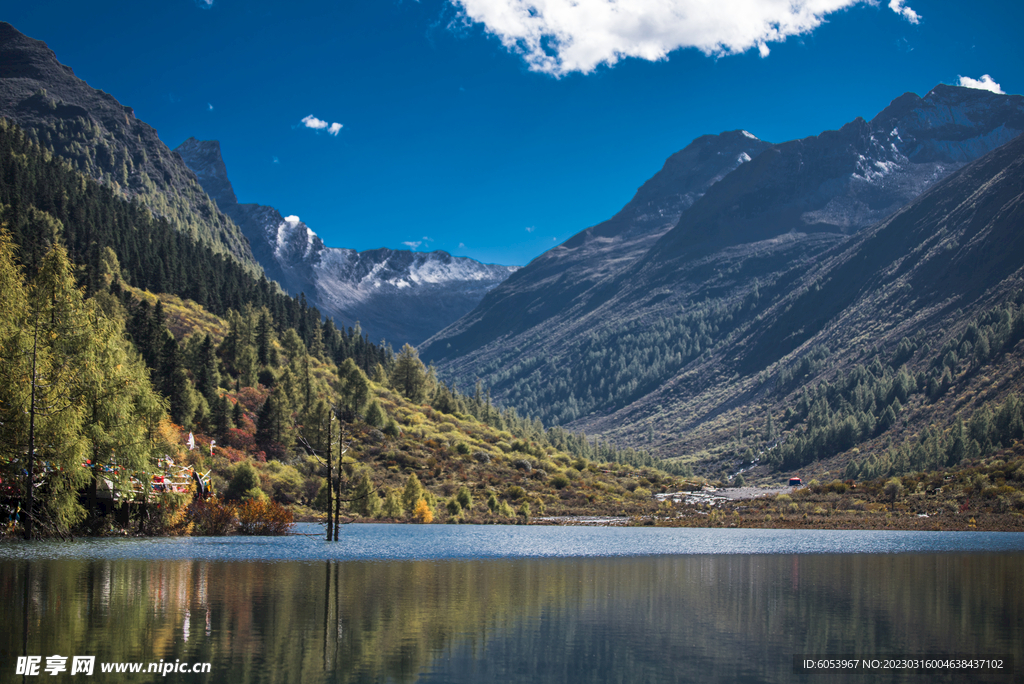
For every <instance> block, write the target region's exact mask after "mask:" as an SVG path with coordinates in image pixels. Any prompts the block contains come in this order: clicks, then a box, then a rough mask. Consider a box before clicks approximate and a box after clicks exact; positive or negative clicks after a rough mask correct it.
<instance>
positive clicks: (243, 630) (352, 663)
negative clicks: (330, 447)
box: [0, 525, 1024, 683]
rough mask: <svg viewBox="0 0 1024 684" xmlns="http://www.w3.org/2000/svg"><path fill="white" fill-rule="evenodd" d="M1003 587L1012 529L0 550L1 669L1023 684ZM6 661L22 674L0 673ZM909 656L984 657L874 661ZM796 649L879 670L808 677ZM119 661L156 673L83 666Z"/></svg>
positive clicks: (1018, 596)
mask: <svg viewBox="0 0 1024 684" xmlns="http://www.w3.org/2000/svg"><path fill="white" fill-rule="evenodd" d="M297 530H298V531H300V532H304V533H308V534H313V533H318V532H319V531H320V530H322V527H320V526H316V525H300V526H297ZM1022 588H1024V535H1021V534H1015V533H985V532H936V533H928V532H878V531H868V532H860V531H790V530H722V529H715V530H708V529H703V530H692V529H656V528H655V529H652V528H588V527H517V526H480V527H477V526H465V525H461V526H453V525H428V526H417V525H350V526H346V527H344V528H342V540H341V541H340V542H338V543H337V544H334V543H330V544H329V543H326V542H324V541H323V540H322V539H320V538H315V537H312V536H290V537H284V538H245V537H221V538H171V539H97V540H82V541H77V542H74V543H64V542H49V541H46V542H33V543H27V544H26V543H10V544H4V545H0V592H2V596H0V605H2V606H3V619H4V623H5V629H4V630H3V633H2V634H0V681H5V682H6V681H39V680H41V681H62V680H65V679H75V680H76V681H79V680H81V675H76V676H75V677H72V676H71V674H70V672H71V669H72V666H73V661H72V659H73V657H75V656H93V657H95V661H94V668H95V672H94V680H95V681H98V682H102V681H126V682H145V681H181V682H206V681H209V682H304V683H305V682H413V681H422V682H480V681H488V680H490V681H494V682H718V681H721V682H786V681H807V682H830V681H850V682H865V681H885V682H889V681H908V682H931V681H950V682H952V681H978V682H981V681H993V682H1009V681H1022V680H1024V678H1022V676H1021V674H1019V673H1017V670H1018V669H1020V667H1021V666H1022V665H1024V591H1022ZM55 655H56V656H61V657H63V658H65V659H66V663H65V667H66V670H65V671H58V674H57V675H56V676H50V675H49V674H48V673H47V672H46V671H45V668H46V666H47V664H48V661H47V658H48V657H50V656H55ZM19 656H21V657H24V656H37V657H39V658H40V661H37V662H38V664H37V667H38V673H39V674H37V675H24V676H17V667H18V664H19V660H18V658H19ZM925 656H927V657H929V659H931V660H934V658H935V657H941V658H942V659H945V660H948V659H951V658H974V659H976V658H982V657H989V656H993V657H997V658H998V659H1000V660H1002V661H1004V662H1003V669H1002V670H1001V671H980V670H978V669H977V668H972V669H970V670H966V671H965V670H963V669H949V668H948V667H945V666H950V665H957V663H950V662H940V663H938V664H939V665H942V666H943V667H942V668H940V669H935V670H932V671H929V672H926V673H923V672H919V671H913V670H909V669H886V668H885V666H886V664H887V663H885V662H884V661H885V660H891V659H915V658H916V659H918V660H923V659H924V657H925ZM794 657H797V660H798V662H801V663H802V662H804V661H805V660H811V661H812V664H813V663H818V664H820V665H822V666H824V665H828V664H829V663H826V662H824V660H823V659H824V658H825V657H828V658H829V659H837V658H846V659H850V658H857V659H866V658H877V659H879V662H878V663H873V664H872V665H871V666H870V667H875V668H876V669H874V670H872V672H874V674H865V673H864V672H835V671H830V672H821V671H816V672H813V673H810V674H806V673H797V672H795V669H794V668H795V665H794ZM132 663H139V664H140V665H141V667H142V668H143V670H145V669H146V668H148V667H149V664H150V663H154V664H156V665H157V666H158V667H159V668H164V669H167V668H171V669H172V671H170V672H169V673H168V674H166V675H163V674H162V673H161V674H156V673H146V672H145V671H143V672H140V673H128V672H126V673H122V674H116V673H105V672H101V671H100V669H101V666H103V665H104V664H108V665H109V664H121V666H122V667H130V666H131V664H132ZM205 663H209V670H210V671H209V673H206V674H194V673H191V672H181V671H175V670H181V669H183V668H185V667H192V666H193V665H195V664H199V665H200V667H201V668H202V666H203V664H205ZM28 664H29V663H28V662H27V661H25V660H22V661H21V665H22V666H23V668H24V667H25V666H26V665H28ZM52 664H53V665H54V666H56V667H57V668H58V669H59V667H60V666H61V661H60V660H59V659H58V660H56V661H53V663H52ZM849 664H850V663H846V665H849ZM888 664H889V665H892V664H893V663H891V662H890V663H888ZM903 664H906V663H903ZM918 664H921V663H918ZM929 664H931V665H935V664H936V663H934V662H930V663H929ZM961 664H962V663H961ZM1011 668H1013V674H1011V673H1010V672H1009V670H1010V669H1011ZM91 680H92V679H90V680H83V681H91Z"/></svg>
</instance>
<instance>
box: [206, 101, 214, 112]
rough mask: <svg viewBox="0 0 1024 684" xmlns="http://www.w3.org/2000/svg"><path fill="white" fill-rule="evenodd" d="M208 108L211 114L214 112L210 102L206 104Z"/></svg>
mask: <svg viewBox="0 0 1024 684" xmlns="http://www.w3.org/2000/svg"><path fill="white" fill-rule="evenodd" d="M206 106H207V107H208V108H209V110H210V111H211V112H212V111H213V105H212V104H210V103H209V102H207V103H206Z"/></svg>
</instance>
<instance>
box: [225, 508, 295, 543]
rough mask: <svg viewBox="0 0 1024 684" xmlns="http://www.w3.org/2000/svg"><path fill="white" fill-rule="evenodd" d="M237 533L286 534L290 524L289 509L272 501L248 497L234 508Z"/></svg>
mask: <svg viewBox="0 0 1024 684" xmlns="http://www.w3.org/2000/svg"><path fill="white" fill-rule="evenodd" d="M235 510H236V512H237V515H238V533H239V534H247V535H256V536H267V535H280V534H287V533H288V530H289V528H290V527H291V525H292V522H293V518H292V513H291V511H289V510H287V509H285V508H284V507H283V506H281V505H280V504H278V503H277V502H274V501H268V500H264V499H249V500H247V501H243V502H242V503H240V504H239V505H238V507H237V508H236V509H235Z"/></svg>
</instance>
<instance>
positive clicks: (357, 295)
mask: <svg viewBox="0 0 1024 684" xmlns="http://www.w3.org/2000/svg"><path fill="white" fill-rule="evenodd" d="M175 152H177V153H178V155H180V157H181V158H182V159H183V160H184V162H185V163H186V164H187V165H188V166H189V168H191V169H192V170H193V171H194V172H195V174H196V177H197V178H198V179H199V182H200V183H201V184H202V186H203V188H204V189H205V190H206V191H207V192H208V193H209V195H210V196H211V197H212V198H213V199H214V200H216V202H217V205H218V206H219V207H220V208H221V210H223V211H224V212H225V213H226V214H228V215H229V216H230V217H232V219H234V221H235V222H236V223H237V224H238V225H239V226H241V228H242V231H243V232H244V234H245V236H246V237H247V238H248V239H249V242H250V244H251V245H252V251H253V254H254V255H255V257H256V259H257V260H258V261H259V262H260V264H262V266H263V268H264V270H265V271H266V273H267V276H268V277H270V278H272V279H274V280H276V281H277V282H279V283H280V284H281V286H282V287H283V288H284V289H285V290H286V291H287V292H289V293H291V294H294V295H298V294H299V293H300V292H304V293H305V294H306V297H307V299H308V300H309V301H310V303H311V304H314V305H315V306H317V308H319V309H320V310H321V311H322V312H324V313H325V314H326V315H327V316H332V317H333V318H334V319H335V321H336V323H337V324H338V325H342V324H344V325H352V324H354V323H355V322H356V321H358V322H359V324H360V326H361V328H362V330H363V331H364V332H365V333H366V334H367V335H368V336H369V337H370V339H372V340H380V339H384V340H387V341H388V342H389V343H391V344H392V345H393V346H401V345H402V344H404V343H406V342H409V343H412V344H418V343H420V342H422V341H423V340H425V339H426V338H427V337H429V336H430V335H432V334H433V333H435V332H437V331H438V330H440V329H442V328H443V327H445V326H446V325H448V324H449V323H452V322H453V321H455V320H457V319H458V318H459V317H460V316H462V315H463V314H465V313H466V312H468V311H470V310H471V309H472V308H473V307H474V306H475V305H476V304H477V303H478V302H479V301H480V299H482V298H483V296H484V295H485V294H486V293H487V292H488V291H489V290H491V289H492V288H494V287H495V286H496V285H498V284H499V283H500V282H502V281H503V280H505V279H506V278H507V277H508V276H509V274H511V273H514V272H515V270H516V268H515V267H512V266H499V265H495V264H482V263H480V262H478V261H475V260H473V259H469V258H467V257H455V256H452V255H450V254H448V253H447V252H444V251H435V252H412V251H409V250H392V249H388V248H381V249H374V250H366V251H363V252H357V251H356V250H353V249H344V248H336V247H328V246H326V245H325V244H324V242H323V240H321V239H320V237H319V236H317V234H316V233H315V232H313V230H312V229H310V228H309V226H307V225H306V224H305V223H303V222H302V221H301V220H300V219H299V217H298V216H282V215H281V213H280V212H279V211H278V210H277V209H274V208H273V207H267V206H262V205H258V204H243V203H239V202H238V199H237V197H236V196H235V192H234V189H233V187H232V185H231V182H230V180H229V179H228V175H227V167H226V165H225V164H224V160H223V157H222V155H221V151H220V144H219V143H218V142H217V141H215V140H207V141H200V140H196V139H195V138H189V139H188V140H186V141H185V142H183V143H182V144H181V145H179V146H178V147H177V148H176V149H175Z"/></svg>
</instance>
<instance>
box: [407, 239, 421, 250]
mask: <svg viewBox="0 0 1024 684" xmlns="http://www.w3.org/2000/svg"><path fill="white" fill-rule="evenodd" d="M402 244H403V245H405V246H406V247H408V248H409V249H416V248H417V247H419V246H420V245H422V244H423V243H422V242H421V241H419V240H412V241H410V242H403V243H402Z"/></svg>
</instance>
